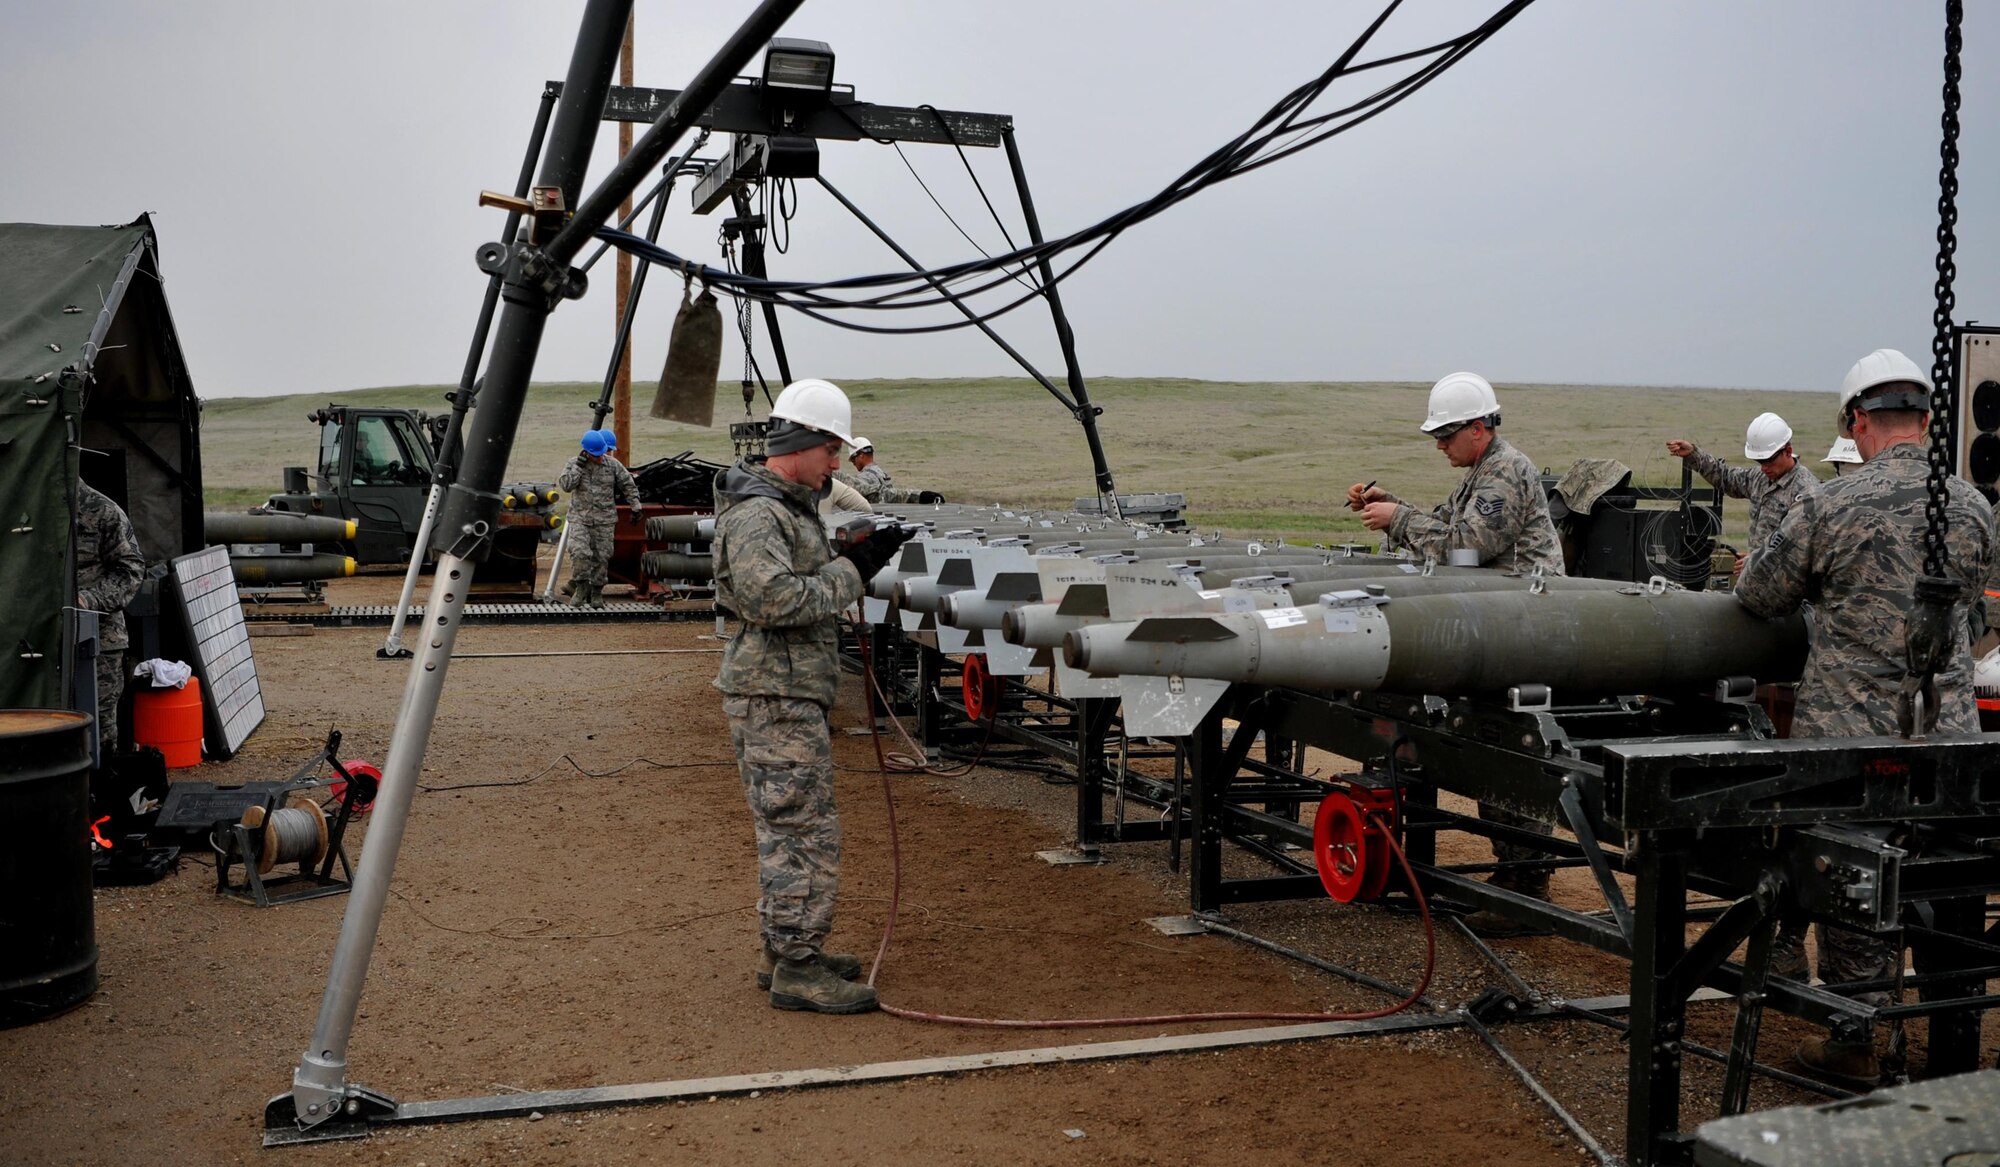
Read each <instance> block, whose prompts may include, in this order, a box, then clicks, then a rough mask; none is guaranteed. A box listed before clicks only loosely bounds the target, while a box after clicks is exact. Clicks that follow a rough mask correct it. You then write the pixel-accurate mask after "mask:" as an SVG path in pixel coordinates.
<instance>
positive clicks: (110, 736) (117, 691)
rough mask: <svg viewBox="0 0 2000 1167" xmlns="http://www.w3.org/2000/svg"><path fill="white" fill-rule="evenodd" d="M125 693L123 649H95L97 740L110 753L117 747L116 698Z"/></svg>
mask: <svg viewBox="0 0 2000 1167" xmlns="http://www.w3.org/2000/svg"><path fill="white" fill-rule="evenodd" d="M124 695H125V650H124V649H122V648H100V649H98V650H97V741H98V748H99V749H100V750H102V751H104V752H105V753H107V754H108V753H110V752H112V751H113V750H115V749H117V748H118V700H119V698H121V697H123V696H124Z"/></svg>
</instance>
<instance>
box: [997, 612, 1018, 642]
mask: <svg viewBox="0 0 2000 1167" xmlns="http://www.w3.org/2000/svg"><path fill="white" fill-rule="evenodd" d="M1000 639H1002V640H1004V641H1006V642H1007V643H1008V644H1019V643H1021V617H1020V614H1019V613H1018V612H1016V611H1015V610H1014V609H1013V608H1009V609H1007V610H1006V611H1005V612H1002V613H1000Z"/></svg>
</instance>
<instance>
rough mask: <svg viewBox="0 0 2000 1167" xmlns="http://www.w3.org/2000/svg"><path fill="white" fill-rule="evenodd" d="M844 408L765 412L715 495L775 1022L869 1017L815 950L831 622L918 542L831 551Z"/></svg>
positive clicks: (792, 406)
mask: <svg viewBox="0 0 2000 1167" xmlns="http://www.w3.org/2000/svg"><path fill="white" fill-rule="evenodd" d="M852 435H853V409H852V406H850V405H849V403H848V400H847V394H845V393H843V392H841V390H840V387H839V386H837V385H834V384H833V383H831V382H829V381H822V380H819V379H817V378H811V379H807V380H803V381H795V382H793V383H792V384H790V385H788V386H786V387H785V390H784V392H782V393H780V394H779V395H778V399H777V401H776V402H775V403H774V404H773V405H772V407H771V425H770V430H769V432H768V434H767V435H766V438H765V444H764V449H765V454H764V455H763V456H761V457H757V456H752V457H748V458H745V459H743V460H742V461H740V462H738V463H736V465H734V466H731V467H730V468H729V469H727V470H725V471H723V472H722V473H721V474H720V475H718V476H717V477H716V480H715V496H716V514H715V598H716V603H717V604H718V605H720V606H722V607H725V608H727V609H729V610H730V611H731V612H734V613H735V614H736V615H737V616H738V617H739V618H740V619H741V620H742V621H743V630H742V631H741V632H739V633H738V634H737V635H736V636H735V638H733V639H732V640H730V642H729V644H728V647H726V648H725V649H724V650H723V654H722V672H721V675H719V676H718V677H716V679H715V686H716V688H718V689H721V690H722V693H723V700H722V710H723V712H724V713H725V714H727V715H728V717H729V738H730V744H731V746H732V747H734V749H735V751H736V761H737V766H738V769H739V770H740V772H741V774H742V777H743V793H744V797H745V798H746V799H747V800H748V802H749V804H750V816H751V819H752V821H753V822H754V823H755V825H756V831H757V886H758V890H759V892H760V893H761V895H760V898H759V899H758V902H757V908H758V915H759V917H760V918H761V921H762V929H763V938H764V945H763V952H762V954H761V957H760V959H759V961H758V965H757V983H758V984H759V985H760V986H767V987H769V989H770V990H771V1005H772V1007H773V1008H777V1009H804V1010H810V1011H812V1012H815V1013H865V1012H868V1011H869V1010H871V1009H874V1008H875V1007H876V1000H875V990H874V989H872V988H870V987H868V986H866V985H859V984H855V983H853V978H854V977H855V976H856V975H857V974H859V973H860V971H861V961H860V960H859V959H858V958H857V957H854V956H848V955H842V954H832V953H826V952H823V951H821V948H822V946H823V945H824V944H825V942H826V937H827V933H828V932H830V931H831V930H832V928H833V908H834V901H835V899H836V898H837V896H838V894H839V890H840V819H839V815H838V812H837V811H836V810H835V807H834V801H833V740H832V736H831V733H830V730H829V728H828V724H827V710H828V709H829V708H830V707H831V706H832V705H833V698H834V693H835V690H836V688H837V686H838V685H839V681H840V660H839V652H840V645H839V635H840V633H839V629H838V627H837V625H836V623H835V617H836V616H838V614H839V613H840V612H841V611H842V610H844V609H846V608H847V607H849V606H850V605H852V604H853V603H854V602H855V601H856V600H858V599H860V598H861V594H862V590H863V587H864V585H865V584H866V583H867V581H868V580H869V579H870V578H871V577H873V576H874V575H875V573H876V572H878V571H880V570H882V568H883V567H884V566H885V565H886V564H887V563H888V562H889V559H890V558H891V556H893V555H894V554H895V552H896V549H897V548H898V547H900V546H901V545H902V544H903V542H904V541H905V540H907V539H908V538H909V537H910V532H909V531H907V530H905V529H903V528H901V527H894V526H892V527H884V528H881V529H879V530H873V531H870V532H855V533H854V534H857V535H859V536H860V537H858V538H856V537H852V535H850V537H849V538H845V539H843V540H841V544H842V545H841V547H840V549H839V550H838V552H837V553H836V551H835V550H834V549H833V548H832V547H830V546H829V545H828V541H827V537H826V528H825V526H824V525H823V524H822V522H821V520H820V515H819V509H818V504H819V498H820V496H821V494H822V493H823V492H824V491H825V489H826V483H827V479H828V478H829V476H831V475H832V473H833V472H834V470H835V469H837V468H838V467H839V465H840V449H841V446H842V445H843V444H844V443H848V442H851V441H852V440H853V437H852Z"/></svg>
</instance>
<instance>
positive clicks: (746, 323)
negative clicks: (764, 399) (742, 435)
mask: <svg viewBox="0 0 2000 1167" xmlns="http://www.w3.org/2000/svg"><path fill="white" fill-rule="evenodd" d="M720 242H721V244H722V261H723V263H724V264H726V265H727V266H728V268H729V270H730V271H732V272H734V271H735V270H736V240H735V238H734V237H733V236H731V235H730V234H728V233H727V232H723V233H722V234H721V238H720ZM729 298H730V299H732V300H734V301H736V331H737V332H739V333H741V334H742V335H743V416H744V417H750V416H753V415H752V412H751V409H750V404H751V402H753V401H755V400H756V399H757V389H756V382H755V381H753V380H751V377H752V375H753V374H754V373H755V372H756V370H757V364H756V356H755V353H754V352H753V350H752V349H751V347H750V343H751V341H750V330H751V327H752V320H751V316H750V297H748V296H739V295H736V294H735V293H733V292H732V293H730V297H729Z"/></svg>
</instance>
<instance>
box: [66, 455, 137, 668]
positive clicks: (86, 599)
mask: <svg viewBox="0 0 2000 1167" xmlns="http://www.w3.org/2000/svg"><path fill="white" fill-rule="evenodd" d="M145 578H146V556H145V554H144V553H143V552H141V551H140V550H139V536H138V535H137V534H136V533H135V532H134V531H133V530H132V520H131V519H128V518H126V517H125V512H124V511H121V510H119V509H118V504H117V503H115V502H112V501H111V500H110V499H109V498H106V497H105V496H104V495H102V494H100V493H98V492H97V491H96V490H93V489H91V488H90V487H88V486H85V485H84V484H82V483H78V484H77V488H76V592H77V598H78V599H79V600H81V601H82V602H83V606H84V607H86V608H89V609H90V610H91V611H93V612H98V613H101V616H100V618H99V619H98V622H97V643H98V645H99V646H100V647H102V648H104V649H107V650H112V651H116V650H122V649H124V648H127V647H129V645H130V640H129V639H128V638H127V637H126V635H125V605H127V604H129V603H131V602H132V597H133V596H136V595H138V594H139V584H140V583H141V582H143V581H144V580H145Z"/></svg>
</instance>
